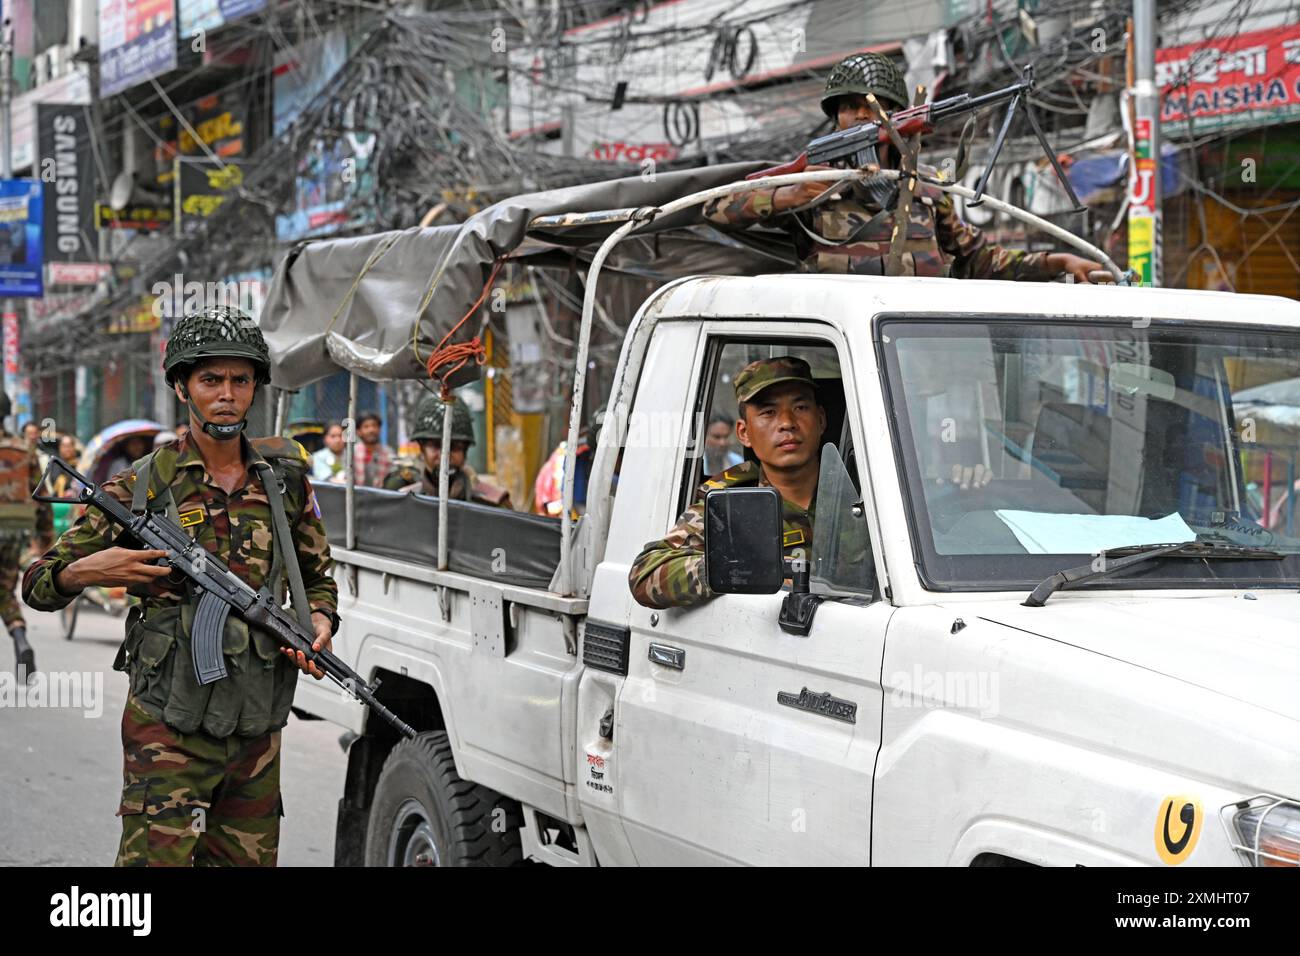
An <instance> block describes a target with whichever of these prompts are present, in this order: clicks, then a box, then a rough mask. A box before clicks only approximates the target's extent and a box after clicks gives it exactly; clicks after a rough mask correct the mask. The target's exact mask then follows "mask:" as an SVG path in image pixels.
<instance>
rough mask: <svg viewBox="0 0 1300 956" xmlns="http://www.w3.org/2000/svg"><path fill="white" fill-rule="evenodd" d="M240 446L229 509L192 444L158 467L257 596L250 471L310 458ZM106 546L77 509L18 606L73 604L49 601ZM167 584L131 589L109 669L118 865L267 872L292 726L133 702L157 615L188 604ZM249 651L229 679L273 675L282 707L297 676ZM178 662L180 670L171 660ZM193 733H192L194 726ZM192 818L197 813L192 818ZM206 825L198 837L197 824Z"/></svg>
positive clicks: (305, 572)
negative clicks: (119, 705)
mask: <svg viewBox="0 0 1300 956" xmlns="http://www.w3.org/2000/svg"><path fill="white" fill-rule="evenodd" d="M239 441H240V442H241V443H242V445H243V449H242V450H243V455H244V460H245V462H247V463H248V464H249V468H248V471H247V477H246V479H245V482H244V485H243V487H241V488H239V489H237V490H236V491H235V492H233V493H232V494H230V495H227V494H226V493H225V491H223V490H222V489H221V488H220V487H219V486H218V485H217V483H216V482H215V480H214V479H213V478H212V476H211V475H210V474H209V472H208V470H207V467H206V466H205V464H204V462H203V458H202V456H201V455H200V454H199V450H198V447H197V445H196V444H195V443H194V442H193V440H192V439H190V438H189V437H188V436H187V437H186V438H184V439H179V440H177V441H174V442H171V443H169V444H167V445H163V446H162V447H161V448H160V449H159V450H158V455H159V456H160V457H161V456H167V455H170V456H174V458H175V478H174V479H173V481H172V482H171V485H170V489H171V493H172V497H173V500H174V501H175V502H176V509H177V511H178V513H179V515H180V520H181V523H182V524H183V525H185V526H186V527H187V528H189V529H190V531H191V533H192V534H194V535H195V537H196V539H197V540H198V541H199V542H200V543H201V544H202V545H203V546H204V548H205V549H207V550H208V551H210V552H212V553H213V554H215V555H217V556H218V557H219V558H221V560H223V561H224V562H225V563H226V565H227V566H228V567H229V568H230V570H231V571H233V572H234V573H235V574H236V575H238V576H239V577H240V578H241V579H243V580H244V581H246V582H247V583H248V584H249V585H250V586H251V587H254V588H261V587H262V586H263V585H265V584H267V583H268V581H267V579H268V576H269V573H270V570H271V562H272V558H273V549H272V530H271V509H270V504H269V501H268V499H267V496H266V491H265V490H264V488H263V485H262V481H261V478H260V477H258V475H257V473H256V471H255V470H254V469H253V467H252V463H253V462H254V461H259V460H268V461H269V460H271V459H273V458H280V459H289V460H292V459H294V458H297V459H299V460H301V461H303V462H304V467H305V459H306V454H305V452H304V451H303V450H302V448H301V446H299V445H298V444H297V443H296V442H293V441H291V440H289V439H282V438H259V439H252V440H249V439H247V438H245V437H242V436H241V437H240V438H239ZM155 464H156V465H157V464H158V459H155ZM159 468H160V470H161V466H159ZM135 480H136V475H135V472H134V471H127V472H122V473H121V474H118V475H116V476H114V477H113V478H111V479H110V480H108V481H107V482H105V483H104V485H103V488H104V490H105V491H107V492H109V493H110V494H112V495H113V496H114V497H115V498H117V499H118V500H119V501H121V502H122V503H123V504H125V505H126V506H127V507H130V506H131V501H132V494H133V491H134V487H135ZM294 485H295V483H294V482H292V481H287V482H286V488H285V491H284V502H285V513H286V517H288V518H289V521H290V527H291V531H292V535H293V541H294V545H295V548H296V551H297V558H298V564H299V567H300V568H301V569H302V576H303V584H304V586H305V587H306V590H307V600H308V604H309V605H310V607H311V609H312V610H313V611H316V610H319V611H322V612H323V613H325V614H327V615H329V616H330V617H334V616H335V611H336V607H337V588H336V586H335V583H334V580H333V578H332V577H331V576H330V568H331V567H332V564H333V562H332V559H331V558H330V554H329V544H328V541H327V539H326V535H325V525H324V523H323V522H322V521H321V518H320V510H319V508H318V507H317V505H316V501H315V495H314V493H313V492H312V488H311V482H310V480H309V479H308V478H307V477H306V476H305V475H304V476H303V477H302V480H301V484H300V485H298V487H294ZM113 535H114V529H113V527H112V525H111V524H110V522H109V521H108V520H107V519H106V518H104V517H103V515H101V514H100V513H99V512H98V511H97V510H95V509H87V510H86V513H85V514H83V515H82V516H81V517H80V518H79V519H78V520H77V522H76V523H75V524H74V525H73V526H72V528H71V529H70V530H69V531H68V532H67V533H66V534H65V535H63V536H62V537H61V538H60V539H59V540H58V542H56V544H55V545H54V547H53V548H51V549H50V550H49V551H47V552H46V553H45V555H44V556H43V557H42V558H41V559H40V560H39V561H37V562H36V563H35V564H33V565H32V566H31V567H30V568H28V569H27V573H26V575H25V576H24V577H23V598H24V600H26V601H27V603H28V604H29V605H31V606H32V607H34V608H37V609H39V610H44V611H55V610H58V609H59V608H61V607H63V606H65V605H66V604H68V603H69V602H70V601H71V600H72V598H71V596H68V595H64V594H62V593H61V592H59V591H58V590H57V589H56V588H55V585H54V577H55V575H56V574H58V573H59V571H61V570H63V569H64V568H66V567H67V566H68V565H69V564H71V563H72V562H73V561H76V560H77V559H79V558H82V557H84V556H86V555H89V554H92V553H94V552H96V551H98V550H100V549H102V548H106V547H111V546H112V545H113V544H114V541H113V540H112V539H113ZM176 577H178V576H176V575H169V576H167V577H162V578H158V579H156V580H155V581H153V582H152V583H150V584H148V585H138V586H133V587H131V588H130V589H129V590H130V592H131V593H132V594H135V595H137V596H138V597H140V598H141V606H140V609H139V611H138V612H133V614H132V619H131V620H130V621H129V622H128V637H127V641H126V642H125V643H124V644H123V646H122V649H121V650H119V652H118V659H117V660H116V661H115V662H114V665H113V666H114V668H115V669H117V670H125V671H128V672H129V674H130V676H131V691H130V696H129V698H128V701H127V706H126V710H125V712H124V714H123V717H122V744H123V748H124V754H125V761H124V784H123V791H122V802H121V808H120V810H119V811H118V812H119V815H120V816H121V817H122V843H121V847H120V849H119V852H118V859H117V862H118V865H141V866H143V865H185V864H186V863H188V862H189V860H190V858H191V856H193V859H194V861H195V862H196V863H198V862H204V861H207V862H211V863H231V864H240V865H274V863H275V859H276V847H277V844H278V839H279V817H280V814H281V807H280V804H279V752H280V734H279V729H280V727H283V726H284V723H285V722H286V721H287V716H288V715H287V706H284V705H283V703H282V698H281V706H279V707H277V709H276V711H277V712H276V713H274V714H272V713H270V712H269V709H270V701H268V700H258V701H245V702H244V703H243V705H242V707H241V708H240V710H239V717H238V719H237V720H236V721H235V726H233V727H230V726H228V724H229V722H228V721H227V722H226V724H225V725H220V724H217V723H216V717H215V715H214V714H213V713H212V707H211V706H209V708H208V710H207V711H206V712H204V713H202V714H199V713H197V712H191V711H179V710H178V711H176V712H173V711H172V709H171V705H170V704H169V705H168V709H167V710H166V711H163V710H162V709H161V708H159V707H158V706H156V705H150V704H148V703H145V702H144V701H142V700H141V696H142V695H143V694H144V689H145V688H146V687H147V686H148V685H149V683H150V678H151V677H152V678H153V679H154V680H155V681H156V680H157V675H158V674H159V673H160V672H162V671H163V670H165V666H166V665H165V664H164V662H163V661H161V660H154V659H151V658H150V656H149V651H148V645H147V643H146V642H147V641H148V636H149V634H148V630H149V629H148V625H149V623H150V622H151V621H154V620H158V619H159V618H158V615H159V614H160V613H161V612H164V611H167V610H168V609H179V607H180V605H181V604H182V602H183V601H184V600H185V592H184V584H183V581H180V580H174V578H176ZM173 613H175V610H173ZM229 630H230V624H229V622H228V624H227V631H228V632H229ZM250 637H251V640H249V641H247V642H246V643H245V645H244V646H243V648H242V650H241V652H240V654H239V656H238V657H234V658H231V659H230V663H231V665H232V672H238V671H240V670H242V669H246V668H252V669H257V668H261V669H263V670H271V671H273V673H272V674H271V675H270V676H271V680H270V681H267V682H266V686H268V687H274V688H276V689H277V693H278V694H280V695H282V694H284V693H287V694H288V700H289V701H290V702H291V701H292V688H293V687H294V686H296V684H297V673H298V671H297V667H296V666H295V665H294V664H293V663H292V662H291V661H290V660H289V659H288V658H287V657H284V656H283V655H282V654H280V652H279V651H278V649H277V646H276V644H275V642H274V641H273V640H272V639H271V638H270V637H269V636H268V635H265V634H264V633H262V632H260V631H259V630H257V629H251V634H250ZM133 644H134V647H133V646H132V645H133ZM167 652H169V653H170V654H171V656H172V657H174V658H178V659H177V660H175V661H174V663H173V664H172V665H171V666H172V668H173V671H174V673H175V674H176V676H177V677H186V676H187V675H191V676H192V667H191V664H190V662H189V660H188V657H189V653H188V640H187V639H184V638H182V639H178V640H177V641H176V642H175V645H174V646H173V645H168V651H167ZM182 657H183V658H185V659H179V658H182ZM225 680H226V681H228V680H231V678H226V679H225ZM175 683H179V681H175ZM224 683H225V681H221V682H218V684H215V685H210V686H211V687H212V688H214V690H213V695H214V697H213V699H214V700H215V695H216V694H217V693H218V690H217V689H216V688H219V687H220V685H221V684H224ZM279 711H283V716H281V715H280V713H279ZM176 723H181V724H182V728H183V729H178V727H177V726H175V724H176ZM194 723H197V724H198V726H191V725H192V724H194ZM268 726H269V729H265V728H267V727H268ZM248 731H252V733H249V732H248ZM196 809H201V810H202V811H203V813H202V814H199V815H197V816H196V815H193V811H194V810H196ZM204 817H205V823H204V825H203V828H202V829H200V827H198V826H197V825H196V824H195V821H196V820H197V819H200V818H204ZM186 827H191V828H192V829H190V830H185V828H186ZM182 830H185V832H180V831H182Z"/></svg>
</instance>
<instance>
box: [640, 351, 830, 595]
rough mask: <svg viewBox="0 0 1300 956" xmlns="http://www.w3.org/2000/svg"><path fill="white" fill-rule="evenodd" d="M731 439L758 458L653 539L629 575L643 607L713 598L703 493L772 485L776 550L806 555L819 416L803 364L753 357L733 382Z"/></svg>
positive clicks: (714, 483) (718, 481)
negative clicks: (778, 537)
mask: <svg viewBox="0 0 1300 956" xmlns="http://www.w3.org/2000/svg"><path fill="white" fill-rule="evenodd" d="M735 389H736V402H737V404H738V405H739V406H740V420H739V421H737V423H736V437H737V438H739V439H740V443H741V444H742V445H744V446H745V447H746V448H749V449H750V450H751V451H753V453H754V457H755V458H757V459H758V460H757V461H745V462H741V463H740V464H739V465H735V466H733V467H731V468H728V469H727V470H726V471H724V472H722V473H721V474H719V475H715V476H714V477H713V478H710V479H709V480H708V481H706V482H704V484H702V485H701V486H700V490H699V495H698V497H697V498H696V500H695V503H694V504H692V505H691V506H690V507H689V508H687V509H686V511H685V512H683V513H682V516H681V517H680V518H678V519H677V524H675V525H674V526H673V528H672V530H670V531H669V532H668V534H667V536H666V537H664V538H663V539H662V540H660V541H651V542H650V543H649V544H647V545H646V546H645V548H643V549H642V551H641V553H640V554H639V555H637V558H636V560H635V561H633V562H632V567H631V569H630V571H629V572H628V584H629V585H630V586H631V588H632V596H633V598H635V599H636V602H637V603H638V604H642V605H644V606H645V607H654V608H664V607H689V606H691V605H693V604H699V603H700V602H702V601H704V600H707V599H708V598H711V597H713V593H712V592H711V591H710V590H709V585H708V581H707V578H706V576H705V573H704V495H705V494H706V493H707V492H709V491H712V490H714V489H715V488H744V487H751V486H754V485H758V486H760V487H769V486H770V487H773V488H775V489H776V490H777V492H778V493H780V495H781V511H782V519H783V524H784V534H783V537H782V542H781V543H782V546H783V550H784V551H785V554H786V556H787V557H791V556H793V552H795V550H796V549H799V550H802V551H803V552H805V553H809V552H811V550H812V530H813V519H814V517H815V515H814V511H815V508H814V506H815V505H816V501H817V478H818V476H819V474H820V470H821V455H820V452H821V439H822V433H823V432H824V431H825V430H826V411H825V409H823V408H822V406H821V402H820V401H818V397H817V385H816V382H815V381H814V380H813V377H812V370H811V369H810V368H809V367H808V363H807V362H805V361H804V360H803V359H800V358H794V357H792V356H787V357H784V358H770V359H759V360H758V361H757V362H750V363H749V364H748V365H746V366H745V367H744V368H743V369H741V371H740V374H739V375H737V376H736V379H735Z"/></svg>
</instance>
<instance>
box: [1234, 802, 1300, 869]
mask: <svg viewBox="0 0 1300 956" xmlns="http://www.w3.org/2000/svg"><path fill="white" fill-rule="evenodd" d="M1222 819H1223V822H1224V824H1225V826H1226V827H1227V830H1228V840H1229V842H1230V843H1231V844H1232V848H1233V849H1234V850H1236V851H1237V852H1238V853H1239V854H1241V856H1242V858H1243V859H1244V860H1245V862H1247V863H1249V864H1250V865H1251V866H1300V803H1297V802H1296V801H1295V800H1286V799H1284V798H1282V797H1274V796H1271V795H1269V794H1260V795H1259V796H1257V797H1251V798H1250V799H1249V800H1242V801H1240V802H1238V803H1233V804H1230V805H1228V806H1226V807H1224V808H1223V811H1222Z"/></svg>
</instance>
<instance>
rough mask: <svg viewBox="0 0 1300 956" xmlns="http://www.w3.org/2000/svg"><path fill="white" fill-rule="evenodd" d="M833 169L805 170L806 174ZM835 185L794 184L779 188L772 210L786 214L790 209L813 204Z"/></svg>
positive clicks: (825, 167) (815, 167)
mask: <svg viewBox="0 0 1300 956" xmlns="http://www.w3.org/2000/svg"><path fill="white" fill-rule="evenodd" d="M831 168H832V167H830V166H809V167H807V168H806V169H804V172H805V173H816V172H824V171H826V170H829V169H831ZM833 185H835V184H834V183H792V184H791V185H789V186H778V187H777V189H776V191H775V192H774V193H773V195H772V210H773V211H774V212H785V211H786V210H788V209H797V208H799V207H800V206H802V205H805V204H806V203H810V202H812V201H813V200H814V199H816V198H817V197H818V196H820V195H821V194H822V193H824V192H826V190H828V189H830V188H831V186H833Z"/></svg>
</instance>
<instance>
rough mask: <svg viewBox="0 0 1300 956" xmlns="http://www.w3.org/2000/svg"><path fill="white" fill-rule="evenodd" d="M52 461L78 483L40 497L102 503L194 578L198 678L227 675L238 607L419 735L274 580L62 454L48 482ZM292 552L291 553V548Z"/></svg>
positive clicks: (207, 680)
mask: <svg viewBox="0 0 1300 956" xmlns="http://www.w3.org/2000/svg"><path fill="white" fill-rule="evenodd" d="M54 469H58V470H60V471H62V472H64V473H65V474H66V475H68V477H70V478H72V479H73V480H74V481H76V482H78V485H73V487H79V488H80V490H79V491H78V492H77V494H76V496H75V497H72V498H59V497H56V496H54V495H42V494H39V493H38V492H39V490H40V488H39V487H38V488H37V490H36V491H34V492H32V497H33V498H35V499H36V500H37V501H49V502H63V503H71V504H81V505H87V506H89V507H91V508H95V509H97V510H98V511H99V512H100V513H101V514H103V515H104V517H106V518H108V519H109V520H110V521H112V522H113V523H114V524H116V525H120V526H121V527H122V528H124V529H126V530H127V531H129V532H130V533H131V535H132V536H133V537H135V539H136V540H137V541H139V542H140V543H141V544H142V545H144V546H145V547H146V548H150V549H153V550H157V551H166V552H167V557H165V558H161V559H160V562H162V563H165V564H166V565H167V566H168V567H170V568H171V569H172V570H173V571H179V572H180V573H181V574H183V575H185V577H187V578H189V579H190V581H191V582H193V585H194V589H195V592H196V593H197V594H198V595H199V603H198V607H197V609H196V610H195V613H194V626H193V630H192V631H191V634H190V647H191V650H192V653H193V657H194V673H195V675H196V676H197V677H198V681H199V683H200V684H205V685H206V684H211V683H213V682H214V681H218V680H221V679H222V678H223V677H225V676H226V662H225V660H224V659H223V655H222V653H221V638H222V632H223V631H224V630H225V625H226V616H227V615H228V614H229V613H230V612H231V611H232V610H233V611H234V612H235V613H236V614H237V615H239V616H240V617H242V618H243V619H244V620H245V621H247V622H248V623H249V624H253V625H255V626H257V627H260V628H262V629H263V630H264V631H266V632H267V633H269V634H271V635H272V636H273V637H275V638H276V640H278V641H279V642H280V645H281V646H282V647H287V648H290V649H291V650H294V651H301V652H302V654H303V656H304V657H306V659H307V660H308V661H311V662H313V663H315V664H316V666H317V667H319V668H320V669H321V670H323V671H324V672H325V676H327V677H329V678H330V680H332V681H334V683H336V684H338V685H339V686H340V687H342V688H343V689H344V690H345V691H347V692H348V693H350V694H351V695H352V696H353V697H355V698H356V699H357V700H360V701H361V702H363V703H364V704H366V705H367V706H369V707H370V709H371V710H373V711H374V712H375V713H376V714H378V715H379V716H380V717H382V718H383V719H384V720H386V721H388V722H389V723H390V724H392V726H393V727H394V728H396V730H397V731H398V733H400V734H402V735H403V736H405V737H414V736H415V730H414V728H412V727H411V726H410V725H409V724H407V723H405V722H404V721H402V720H401V718H399V717H398V716H397V715H396V714H394V713H393V712H392V711H391V710H389V709H388V708H387V707H385V706H384V705H383V704H381V703H380V702H379V701H378V700H377V699H376V698H375V691H376V690H378V689H379V684H378V683H376V684H375V686H374V687H371V686H369V685H368V684H367V683H366V682H365V680H364V679H363V678H362V677H361V675H360V674H358V673H357V672H356V671H354V670H353V669H352V668H350V667H348V665H347V664H345V663H343V661H341V660H339V658H337V657H336V656H334V655H333V654H332V653H330V652H329V651H327V650H320V651H314V650H312V644H313V643H314V642H315V640H316V635H315V634H314V633H312V631H311V630H309V629H308V628H305V627H303V625H302V624H301V623H300V622H299V621H298V619H297V618H296V617H295V616H294V615H292V614H290V613H288V612H287V611H285V610H284V608H282V607H280V603H279V602H278V601H277V600H276V599H275V595H274V594H272V593H271V590H270V589H269V588H266V587H263V588H262V589H261V590H257V591H255V590H253V588H252V587H250V586H249V585H248V584H247V583H246V582H245V581H243V580H242V579H240V578H239V577H238V576H237V575H236V574H235V573H234V572H233V571H231V570H230V569H229V568H228V567H226V566H225V564H223V563H222V562H221V560H220V559H218V558H217V557H216V555H214V554H212V553H211V552H210V551H208V550H207V549H206V548H204V547H203V545H201V544H199V543H198V542H197V541H196V540H194V539H193V538H191V537H190V536H189V535H188V534H187V533H186V532H185V529H184V528H182V527H181V526H180V525H178V524H177V523H176V522H175V521H173V520H172V519H171V518H169V517H167V515H166V514H164V513H161V512H152V511H149V510H147V509H146V510H145V512H144V513H143V514H135V513H134V512H133V511H131V510H130V509H129V508H127V507H126V506H125V505H123V504H122V503H121V502H120V501H118V500H117V499H116V498H114V497H113V496H112V495H110V494H109V493H108V492H106V491H104V490H103V489H102V488H101V487H99V486H98V485H96V484H94V483H93V482H91V480H90V479H89V478H87V477H86V476H85V475H83V474H81V473H80V472H78V471H77V470H76V469H75V468H73V467H71V466H70V465H68V464H67V463H66V462H64V461H63V460H61V459H60V458H58V457H57V456H54V457H51V458H50V463H49V467H48V468H47V469H46V472H45V478H46V482H43V483H49V479H50V478H52V477H54ZM287 557H289V558H290V559H292V555H290V556H287Z"/></svg>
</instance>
